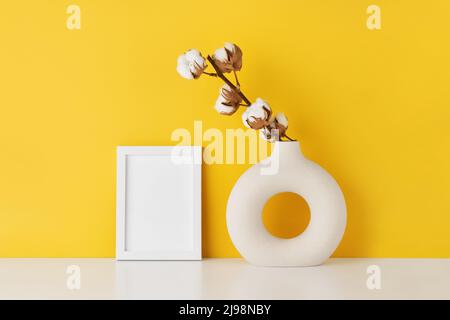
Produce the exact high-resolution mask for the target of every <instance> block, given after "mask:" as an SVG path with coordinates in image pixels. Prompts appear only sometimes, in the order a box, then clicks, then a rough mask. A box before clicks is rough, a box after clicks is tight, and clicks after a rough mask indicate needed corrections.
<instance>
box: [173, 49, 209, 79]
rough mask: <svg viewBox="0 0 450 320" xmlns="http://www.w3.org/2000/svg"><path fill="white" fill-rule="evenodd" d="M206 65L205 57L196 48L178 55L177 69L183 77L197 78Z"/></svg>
mask: <svg viewBox="0 0 450 320" xmlns="http://www.w3.org/2000/svg"><path fill="white" fill-rule="evenodd" d="M206 67H207V65H206V61H205V58H203V56H202V55H201V53H200V52H199V51H198V50H197V49H191V50H189V51H187V52H186V53H185V54H183V55H181V56H179V57H178V61H177V71H178V73H179V74H180V75H181V76H182V77H183V78H185V79H188V80H191V79H197V78H198V77H200V76H201V75H202V73H203V71H204V70H205V68H206Z"/></svg>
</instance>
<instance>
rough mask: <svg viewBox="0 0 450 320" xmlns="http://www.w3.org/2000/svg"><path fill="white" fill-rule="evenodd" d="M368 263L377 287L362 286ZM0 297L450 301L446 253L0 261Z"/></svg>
mask: <svg viewBox="0 0 450 320" xmlns="http://www.w3.org/2000/svg"><path fill="white" fill-rule="evenodd" d="M373 265H375V266H376V267H372V268H375V269H376V270H379V271H380V282H379V283H380V285H381V288H380V289H373V288H372V289H369V287H368V285H367V281H368V278H369V277H371V276H372V274H368V267H369V266H373ZM69 266H75V267H72V269H71V268H69V269H68V267H69ZM73 270H76V271H73ZM77 270H79V274H80V277H79V280H80V281H79V282H73V280H74V278H73V276H77V274H78V271H77ZM371 270H372V269H370V268H369V272H371ZM67 272H69V273H67ZM68 282H69V286H68ZM369 282H370V280H369ZM74 283H79V284H80V288H79V289H76V288H73V284H74ZM371 283H373V282H371ZM70 284H71V285H70ZM71 287H72V289H71ZM0 299H450V259H330V260H329V261H328V262H327V263H325V264H324V265H322V266H319V267H309V268H263V267H255V266H252V265H249V264H247V263H246V262H245V261H243V260H241V259H205V260H203V261H165V262H163V261H146V262H142V261H115V260H114V259H0Z"/></svg>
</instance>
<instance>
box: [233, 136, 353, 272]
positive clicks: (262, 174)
mask: <svg viewBox="0 0 450 320" xmlns="http://www.w3.org/2000/svg"><path fill="white" fill-rule="evenodd" d="M281 192H294V193H297V194H299V195H300V196H302V197H303V198H304V199H305V201H306V202H307V203H308V205H309V209H310V214H311V218H310V222H309V225H308V227H307V228H306V229H305V231H304V232H303V233H301V234H300V235H298V236H297V237H295V238H291V239H281V238H278V237H275V236H272V235H271V234H270V233H269V232H268V231H267V229H266V228H265V226H264V224H263V221H262V211H263V208H264V205H265V204H266V202H267V201H268V199H269V198H270V197H272V196H273V195H275V194H277V193H281ZM279 214H283V212H280V213H279ZM346 221H347V215H346V206H345V200H344V196H343V194H342V192H341V189H340V188H339V186H338V184H337V183H336V181H335V180H334V179H333V177H332V176H331V175H330V174H328V173H327V172H326V171H325V170H324V169H322V168H321V167H320V166H319V165H317V164H316V163H314V162H312V161H310V160H308V159H306V158H305V157H304V156H303V154H302V153H301V150H300V145H299V143H298V142H296V141H294V142H275V146H274V149H273V152H272V155H271V156H270V157H269V158H267V159H265V160H263V161H261V162H260V163H258V164H256V165H254V166H252V167H251V168H250V169H248V170H247V171H246V172H244V174H243V175H242V176H241V177H240V178H239V180H238V181H237V183H236V185H235V186H234V188H233V190H232V191H231V194H230V197H229V199H228V205H227V227H228V232H229V234H230V237H231V240H232V241H233V244H234V245H235V247H236V249H237V250H238V251H239V253H240V254H241V255H242V257H244V258H245V259H246V260H247V261H248V262H250V263H252V264H254V265H259V266H280V267H281V266H314V265H320V264H322V263H323V262H324V261H325V260H326V259H328V258H329V257H330V256H331V254H332V253H333V252H334V250H335V249H336V247H337V246H338V244H339V242H340V241H341V238H342V236H343V234H344V230H345V226H346Z"/></svg>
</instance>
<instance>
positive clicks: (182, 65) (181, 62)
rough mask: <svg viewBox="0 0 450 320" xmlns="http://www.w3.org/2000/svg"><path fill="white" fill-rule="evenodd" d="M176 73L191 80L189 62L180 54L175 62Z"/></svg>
mask: <svg viewBox="0 0 450 320" xmlns="http://www.w3.org/2000/svg"><path fill="white" fill-rule="evenodd" d="M177 72H178V73H179V74H180V76H182V77H183V78H185V79H188V80H192V79H194V76H193V75H192V73H191V69H190V68H189V62H188V61H187V59H186V56H185V55H184V54H182V55H181V56H179V57H178V61H177Z"/></svg>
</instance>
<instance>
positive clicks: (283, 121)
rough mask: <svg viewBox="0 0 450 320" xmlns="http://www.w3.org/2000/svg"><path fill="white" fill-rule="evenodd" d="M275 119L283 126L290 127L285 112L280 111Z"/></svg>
mask: <svg viewBox="0 0 450 320" xmlns="http://www.w3.org/2000/svg"><path fill="white" fill-rule="evenodd" d="M275 121H276V122H277V123H278V124H279V125H280V126H282V127H284V128H286V129H287V127H288V119H287V117H286V115H285V114H284V112H278V113H277V114H276V115H275Z"/></svg>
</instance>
